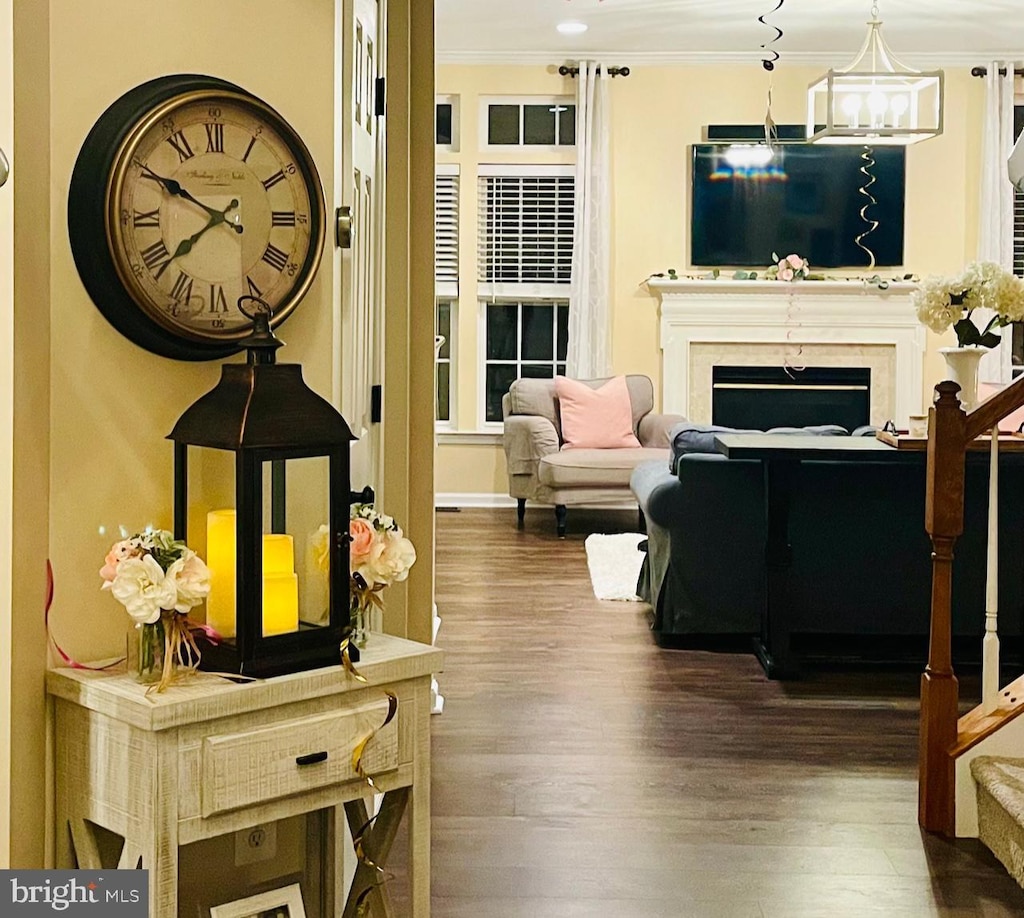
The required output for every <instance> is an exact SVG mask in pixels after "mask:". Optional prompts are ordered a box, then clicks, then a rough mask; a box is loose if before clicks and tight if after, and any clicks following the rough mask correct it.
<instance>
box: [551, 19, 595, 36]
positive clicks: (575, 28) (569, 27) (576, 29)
mask: <svg viewBox="0 0 1024 918" xmlns="http://www.w3.org/2000/svg"><path fill="white" fill-rule="evenodd" d="M555 28H556V29H558V31H559V32H561V33H562V34H563V35H582V34H583V33H584V32H586V31H587V28H588V27H587V24H586V23H585V22H560V23H558V25H557V26H555Z"/></svg>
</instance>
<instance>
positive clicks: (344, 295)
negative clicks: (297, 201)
mask: <svg viewBox="0 0 1024 918" xmlns="http://www.w3.org/2000/svg"><path fill="white" fill-rule="evenodd" d="M384 4H385V0H341V6H342V15H341V36H340V54H341V61H340V62H339V63H340V66H341V68H342V73H341V85H342V100H343V104H342V112H341V126H342V138H341V141H342V142H341V148H342V174H341V177H340V181H339V183H338V189H339V195H340V199H341V206H342V208H347V209H348V214H349V215H350V220H351V231H350V233H349V238H348V240H347V242H348V245H347V247H343V248H342V260H341V309H342V323H341V342H340V357H341V367H340V380H341V386H342V390H341V406H342V413H343V414H344V415H345V418H346V419H347V420H348V422H349V424H350V425H351V427H352V432H353V433H354V434H355V435H356V436H357V437H358V438H359V440H358V442H356V443H354V444H353V445H352V486H353V488H354V489H355V490H359V489H360V488H362V487H363V486H364V485H367V484H368V485H370V486H371V487H372V488H373V489H374V491H375V493H376V494H377V499H378V501H380V500H382V495H381V493H380V489H381V483H382V480H383V475H382V468H381V464H382V457H381V452H382V448H381V447H382V442H383V430H382V423H381V422H380V421H378V420H374V414H373V402H374V387H377V386H383V383H384V380H383V367H384V359H383V355H384V340H383V331H384V321H383V284H382V264H383V251H382V249H383V236H382V227H383V212H384V194H383V188H382V179H383V175H384V166H383V162H384V160H383V157H384V118H383V117H379V116H378V115H377V113H376V111H377V98H376V96H377V77H378V76H379V75H382V74H383V72H384V67H383V63H384V57H383V53H382V52H383V48H382V42H383V38H384V15H383V14H384ZM343 241H344V240H343Z"/></svg>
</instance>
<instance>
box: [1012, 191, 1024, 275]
mask: <svg viewBox="0 0 1024 918" xmlns="http://www.w3.org/2000/svg"><path fill="white" fill-rule="evenodd" d="M1013 273H1014V274H1016V275H1017V276H1018V277H1024V191H1015V192H1014V193H1013Z"/></svg>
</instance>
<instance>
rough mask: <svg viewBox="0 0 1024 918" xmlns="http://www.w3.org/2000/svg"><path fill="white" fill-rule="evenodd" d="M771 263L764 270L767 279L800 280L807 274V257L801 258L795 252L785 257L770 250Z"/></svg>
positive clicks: (789, 281) (787, 281)
mask: <svg viewBox="0 0 1024 918" xmlns="http://www.w3.org/2000/svg"><path fill="white" fill-rule="evenodd" d="M772 261H773V263H772V265H771V266H770V267H769V268H768V270H767V271H765V277H766V278H767V279H768V280H780V281H784V282H786V283H791V282H792V281H797V280H801V279H803V278H805V277H807V276H808V275H809V273H810V272H809V269H808V265H807V259H806V258H801V257H800V256H799V255H797V254H796V253H795V252H794V253H793V254H792V255H787V256H786V257H785V258H779V256H778V255H777V254H776V253H775V252H772Z"/></svg>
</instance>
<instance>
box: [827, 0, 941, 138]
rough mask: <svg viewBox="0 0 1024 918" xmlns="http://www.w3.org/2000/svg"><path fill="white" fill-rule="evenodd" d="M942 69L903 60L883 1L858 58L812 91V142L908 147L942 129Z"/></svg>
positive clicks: (831, 72) (831, 73)
mask: <svg viewBox="0 0 1024 918" xmlns="http://www.w3.org/2000/svg"><path fill="white" fill-rule="evenodd" d="M942 84H943V75H942V71H941V70H933V71H928V72H924V71H919V70H914V69H913V68H912V67H908V66H907V65H906V64H904V63H902V62H901V61H899V60H898V59H897V58H896V56H895V55H894V54H893V53H892V51H891V50H890V49H889V46H888V45H887V44H886V42H885V39H884V38H883V37H882V22H881V20H880V19H879V18H878V6H877V4H876V5H874V6H872V8H871V20H870V21H869V22H868V34H867V37H866V38H865V40H864V45H863V46H862V47H861V49H860V52H859V53H858V54H857V56H856V57H855V58H854V60H853V61H852V62H851V63H850V64H849V65H848V66H846V67H844V68H842V69H841V70H829V71H828V72H827V73H825V75H824V76H822V77H820V78H819V79H817V80H815V81H814V82H813V83H812V84H811V85H810V87H809V88H808V90H807V137H808V139H809V140H810V141H811V142H812V143H833V144H855V145H858V146H860V145H863V144H868V145H869V146H897V145H899V146H903V145H907V144H912V143H917V142H918V141H921V140H928V139H929V138H931V137H937V136H938V135H939V134H941V133H942V91H943V85H942Z"/></svg>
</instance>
